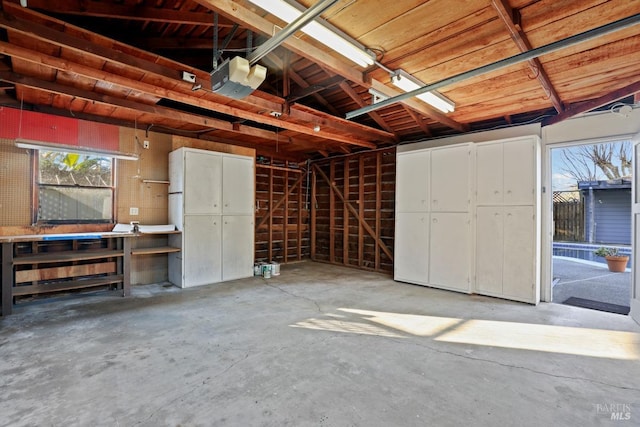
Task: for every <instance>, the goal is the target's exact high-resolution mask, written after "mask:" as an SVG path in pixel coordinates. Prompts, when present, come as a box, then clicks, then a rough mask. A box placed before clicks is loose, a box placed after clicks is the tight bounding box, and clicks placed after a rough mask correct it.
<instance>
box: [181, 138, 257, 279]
mask: <svg viewBox="0 0 640 427" xmlns="http://www.w3.org/2000/svg"><path fill="white" fill-rule="evenodd" d="M254 167H255V165H254V159H253V157H247V156H238V155H233V154H226V153H217V152H212V151H207V150H199V149H193V148H180V149H177V150H175V151H172V152H171V153H169V176H170V178H171V180H172V184H170V186H169V189H170V190H169V192H170V194H169V222H171V223H173V224H176V226H177V227H178V229H179V230H181V231H182V233H181V234H180V235H175V236H170V237H169V238H170V240H171V241H170V244H171V245H172V246H176V247H180V248H182V251H181V252H179V253H174V254H170V256H169V279H170V280H171V282H172V283H174V284H176V285H177V286H180V287H183V288H185V287H190V286H199V285H204V284H209V283H217V282H220V281H222V280H232V279H238V278H242V277H250V276H252V275H253V257H254V247H253V246H254V228H255V227H254V215H253V205H254V197H255V196H254V195H255V184H254V182H255V181H254V180H255V173H254ZM174 181H175V182H174Z"/></svg>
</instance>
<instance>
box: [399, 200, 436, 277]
mask: <svg viewBox="0 0 640 427" xmlns="http://www.w3.org/2000/svg"><path fill="white" fill-rule="evenodd" d="M393 269H394V277H393V278H394V280H399V281H402V282H409V283H417V284H422V285H426V284H428V283H429V214H428V213H404V212H399V213H396V233H395V251H394V261H393Z"/></svg>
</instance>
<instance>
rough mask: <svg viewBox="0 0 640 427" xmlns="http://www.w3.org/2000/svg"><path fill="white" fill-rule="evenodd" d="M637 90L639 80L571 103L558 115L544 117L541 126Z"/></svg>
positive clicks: (639, 90)
mask: <svg viewBox="0 0 640 427" xmlns="http://www.w3.org/2000/svg"><path fill="white" fill-rule="evenodd" d="M638 92H640V81H637V82H635V83H632V84H630V85H628V86H625V87H623V88H620V89H617V90H614V91H613V92H610V93H608V94H606V95H603V96H601V97H599V98H596V99H592V100H591V101H587V102H583V103H581V104H576V105H573V106H571V107H569V108H567V109H566V110H564V111H563V112H562V113H560V114H558V115H555V116H553V117H548V118H546V119H544V120H543V121H542V126H549V125H552V124H555V123H559V122H561V121H563V120H566V119H569V118H571V117H573V116H576V115H578V114H581V113H586V112H587V111H591V110H593V109H596V108H598V107H602V106H603V105H607V104H609V103H611V102H614V101H617V100H619V99H622V98H625V97H627V96H629V95H633V94H635V93H638Z"/></svg>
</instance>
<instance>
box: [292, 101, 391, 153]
mask: <svg viewBox="0 0 640 427" xmlns="http://www.w3.org/2000/svg"><path fill="white" fill-rule="evenodd" d="M289 114H290V116H291V118H292V119H298V120H303V121H306V122H308V123H313V124H314V125H315V124H318V125H320V127H321V128H323V129H324V127H327V128H332V129H335V130H336V131H341V132H349V133H352V134H354V135H357V136H359V137H360V138H362V139H367V140H373V141H379V142H387V143H392V142H395V139H394V135H393V134H392V133H389V132H387V131H383V130H380V129H376V128H372V127H370V126H366V125H363V124H360V123H356V122H351V121H349V120H346V119H342V118H340V117H335V116H332V115H331V114H328V113H323V112H321V111H317V110H315V109H313V108H311V107H307V106H306V105H302V104H293V105H292V106H291V111H290V113H289ZM320 132H322V131H320ZM356 145H357V144H356ZM368 148H375V147H368Z"/></svg>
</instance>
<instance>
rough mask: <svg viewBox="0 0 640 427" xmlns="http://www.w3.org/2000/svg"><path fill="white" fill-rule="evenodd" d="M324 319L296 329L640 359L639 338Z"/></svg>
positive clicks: (370, 317) (380, 317) (523, 327)
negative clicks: (409, 337) (417, 337)
mask: <svg viewBox="0 0 640 427" xmlns="http://www.w3.org/2000/svg"><path fill="white" fill-rule="evenodd" d="M338 312H339V313H334V314H327V315H326V317H327V318H324V319H321V318H310V319H307V320H304V321H301V322H298V323H295V324H293V325H291V326H292V327H296V328H306V329H314V330H325V331H334V332H345V333H356V334H365V335H377V336H381V337H394V338H403V337H407V336H409V335H412V336H419V337H427V338H430V339H432V340H434V341H440V342H447V343H457V344H467V345H468V344H471V345H478V346H487V347H501V348H510V349H517V350H528V351H541V352H551V353H562V354H572V355H579V356H587V357H601V358H610V359H621V360H637V359H640V357H639V355H640V334H638V333H634V332H624V331H611V330H605V329H590V328H576V327H568V326H555V325H540V324H533V323H521V322H505V321H495V320H481V319H460V318H454V317H440V316H426V315H417V314H404V313H391V312H384V311H371V310H358V309H353V308H339V309H338Z"/></svg>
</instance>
